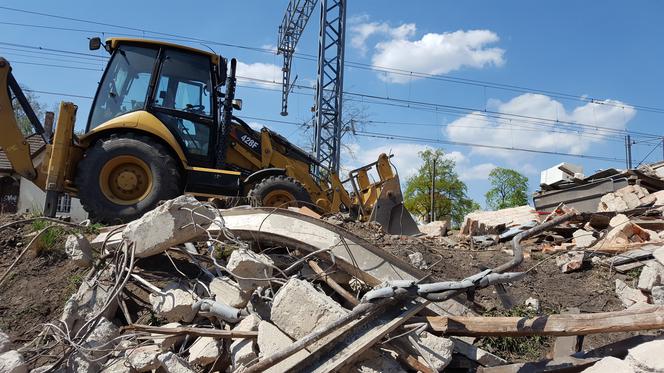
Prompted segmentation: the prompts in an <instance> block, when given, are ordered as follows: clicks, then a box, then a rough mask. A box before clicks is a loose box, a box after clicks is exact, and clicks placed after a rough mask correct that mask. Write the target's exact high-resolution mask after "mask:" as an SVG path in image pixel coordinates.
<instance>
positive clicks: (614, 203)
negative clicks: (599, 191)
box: [597, 185, 656, 212]
mask: <svg viewBox="0 0 664 373" xmlns="http://www.w3.org/2000/svg"><path fill="white" fill-rule="evenodd" d="M649 194H650V193H649V192H648V190H646V189H645V188H643V187H641V186H639V185H628V186H626V187H624V188H620V189H618V190H616V191H615V192H613V193H607V194H605V195H603V196H602V198H601V199H600V202H599V205H598V206H597V211H600V212H604V211H625V210H631V209H635V208H637V207H641V206H649V205H652V204H653V203H654V202H655V201H656V197H651V196H649Z"/></svg>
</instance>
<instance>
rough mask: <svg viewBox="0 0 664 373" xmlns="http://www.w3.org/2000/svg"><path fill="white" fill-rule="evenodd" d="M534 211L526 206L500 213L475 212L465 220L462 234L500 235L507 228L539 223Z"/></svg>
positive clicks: (499, 211) (503, 210)
mask: <svg viewBox="0 0 664 373" xmlns="http://www.w3.org/2000/svg"><path fill="white" fill-rule="evenodd" d="M533 211H534V210H533V208H532V207H530V206H528V205H525V206H519V207H511V208H507V209H502V210H498V211H477V212H473V213H470V214H468V215H466V217H465V218H464V222H463V225H462V226H461V231H460V234H463V235H467V236H479V235H483V234H500V233H501V232H502V231H503V230H504V229H505V228H509V227H518V226H521V225H526V224H530V223H532V222H533V221H535V222H537V221H538V217H537V214H535V213H534V212H533Z"/></svg>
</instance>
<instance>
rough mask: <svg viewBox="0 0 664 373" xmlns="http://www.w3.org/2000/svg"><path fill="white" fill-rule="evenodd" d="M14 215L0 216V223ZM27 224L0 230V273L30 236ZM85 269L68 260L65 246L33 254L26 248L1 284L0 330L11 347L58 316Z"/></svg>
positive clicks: (10, 262) (8, 220)
mask: <svg viewBox="0 0 664 373" xmlns="http://www.w3.org/2000/svg"><path fill="white" fill-rule="evenodd" d="M19 218H20V217H17V216H8V215H2V216H0V225H3V224H6V223H8V222H10V221H13V220H15V219H19ZM30 231H31V230H30V225H29V224H28V225H24V226H23V227H22V228H20V229H15V228H7V229H4V230H2V231H0V273H2V274H4V273H5V271H6V270H7V269H8V268H9V267H10V265H11V264H12V263H13V262H14V260H15V259H16V257H17V256H18V255H19V254H20V252H21V251H22V249H23V248H24V247H25V245H27V244H28V242H29V240H30V237H26V235H27V234H29V233H30ZM83 276H85V271H84V270H81V269H80V268H78V267H76V266H75V265H74V264H73V263H72V262H71V261H69V260H67V257H66V255H65V254H64V247H63V246H61V245H60V247H59V248H58V249H57V250H49V251H48V252H43V253H41V255H36V253H35V251H34V250H28V252H27V253H26V254H25V256H24V257H23V258H22V259H21V261H19V262H18V264H17V265H16V267H15V268H14V269H13V270H12V272H11V273H10V274H9V276H8V277H7V279H6V280H5V282H4V283H3V284H2V285H1V286H0V330H2V331H3V332H5V333H6V334H7V335H9V337H10V338H11V339H12V342H13V347H14V348H16V347H19V346H21V345H22V344H23V343H25V342H27V341H30V340H32V339H33V338H34V337H35V336H36V335H37V334H39V332H40V331H41V327H40V324H42V323H45V322H49V321H51V320H54V319H57V318H59V317H60V315H61V314H62V308H63V306H64V304H65V301H66V300H67V299H68V298H69V296H71V294H73V293H74V292H75V291H76V290H77V289H78V286H79V285H80V281H81V279H82V278H83Z"/></svg>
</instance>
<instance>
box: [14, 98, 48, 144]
mask: <svg viewBox="0 0 664 373" xmlns="http://www.w3.org/2000/svg"><path fill="white" fill-rule="evenodd" d="M21 88H22V89H23V93H24V94H25V98H26V99H27V100H28V103H30V106H32V110H33V111H34V112H35V114H36V115H37V118H39V120H42V121H43V120H44V118H43V117H44V104H42V103H40V102H39V100H38V98H37V96H35V94H34V93H32V92H28V91H27V90H28V89H27V88H26V87H25V86H22V87H21ZM12 105H13V106H14V118H16V123H17V124H18V128H20V129H21V132H23V135H25V136H28V135H30V134H32V133H34V132H35V130H34V128H32V124H31V123H30V119H28V116H27V115H25V112H23V109H22V108H21V105H20V104H19V103H18V100H13V101H12Z"/></svg>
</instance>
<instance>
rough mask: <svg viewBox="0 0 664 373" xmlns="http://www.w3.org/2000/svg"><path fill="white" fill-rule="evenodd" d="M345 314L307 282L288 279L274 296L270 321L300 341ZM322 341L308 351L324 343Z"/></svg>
mask: <svg viewBox="0 0 664 373" xmlns="http://www.w3.org/2000/svg"><path fill="white" fill-rule="evenodd" d="M347 313H348V311H347V310H346V309H345V308H343V307H341V305H339V303H337V302H335V301H334V300H333V299H332V298H330V297H328V296H327V295H325V294H323V293H321V292H319V291H318V290H316V288H314V287H313V285H311V284H310V283H308V282H306V281H302V280H298V279H294V278H293V279H290V280H288V282H287V283H286V284H285V285H284V286H282V287H281V289H279V291H278V292H277V294H276V295H275V296H274V301H273V303H272V311H271V313H270V319H271V320H272V322H273V323H274V324H275V325H276V326H277V327H279V329H281V330H283V331H284V332H285V333H286V334H288V335H289V336H290V337H291V338H294V339H300V338H302V337H304V336H306V335H307V334H309V333H311V332H312V331H313V330H314V329H319V328H322V327H324V326H325V325H328V324H330V323H332V322H334V321H336V320H338V319H340V318H342V317H343V316H345V315H346V314H347ZM325 340H326V339H325V338H323V339H322V340H321V341H318V342H316V343H314V344H312V348H316V346H318V345H322V344H325Z"/></svg>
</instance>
